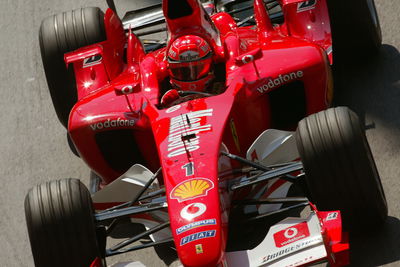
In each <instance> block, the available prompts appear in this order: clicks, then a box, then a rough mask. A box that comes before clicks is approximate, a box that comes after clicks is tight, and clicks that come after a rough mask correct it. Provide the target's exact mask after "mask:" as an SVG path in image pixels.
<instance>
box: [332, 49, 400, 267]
mask: <svg viewBox="0 0 400 267" xmlns="http://www.w3.org/2000/svg"><path fill="white" fill-rule="evenodd" d="M364 57H365V58H364V60H363V61H361V62H360V61H357V60H355V59H354V58H347V59H344V60H342V61H341V62H340V61H339V62H338V64H336V65H335V67H334V76H335V89H336V91H335V98H334V104H335V106H348V107H350V108H351V109H353V110H354V111H355V112H356V113H357V114H358V115H359V116H360V118H361V121H362V122H363V123H364V124H365V125H366V129H367V137H368V139H369V141H370V145H371V148H372V150H373V152H375V153H374V158H375V161H376V162H377V166H378V170H379V172H380V175H381V179H382V183H383V186H384V188H385V191H386V197H387V200H388V205H389V210H390V214H391V215H394V216H397V217H399V213H400V211H398V210H396V207H398V205H397V204H396V203H397V202H398V200H399V197H398V190H399V189H398V187H399V182H398V181H397V180H398V179H397V178H398V174H399V173H400V166H399V165H398V163H399V160H398V159H397V157H398V155H399V153H398V151H400V53H399V51H398V50H397V49H396V48H395V47H393V46H390V45H383V46H382V48H381V50H380V53H379V55H378V56H377V57H374V58H372V57H371V58H370V57H369V55H365V56H364ZM350 62H352V64H351V63H350ZM399 218H400V217H399ZM350 246H351V247H350V251H351V263H352V264H351V266H353V267H363V266H381V265H384V264H389V263H393V262H396V261H399V260H400V220H399V219H398V218H396V217H388V220H387V222H386V224H385V225H384V226H383V228H382V229H379V230H377V231H375V232H372V231H366V232H364V233H363V234H362V235H361V236H350Z"/></svg>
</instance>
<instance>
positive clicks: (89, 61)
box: [83, 55, 103, 68]
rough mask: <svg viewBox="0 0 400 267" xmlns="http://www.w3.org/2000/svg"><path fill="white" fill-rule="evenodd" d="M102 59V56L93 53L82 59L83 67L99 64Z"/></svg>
mask: <svg viewBox="0 0 400 267" xmlns="http://www.w3.org/2000/svg"><path fill="white" fill-rule="evenodd" d="M102 59H103V58H102V56H101V55H95V56H92V57H88V58H85V59H84V60H83V68H87V67H91V66H94V65H97V64H100V63H101V60H102Z"/></svg>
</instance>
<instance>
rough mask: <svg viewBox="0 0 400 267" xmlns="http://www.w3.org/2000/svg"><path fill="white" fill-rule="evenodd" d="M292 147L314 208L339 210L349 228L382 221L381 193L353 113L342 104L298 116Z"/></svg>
mask: <svg viewBox="0 0 400 267" xmlns="http://www.w3.org/2000/svg"><path fill="white" fill-rule="evenodd" d="M296 141H297V147H298V150H299V154H300V157H301V160H302V162H303V164H304V170H305V173H306V182H307V186H308V188H309V191H310V194H311V199H312V201H313V202H314V203H315V204H316V205H317V208H318V209H319V210H337V209H340V210H341V211H342V217H343V223H344V226H345V227H346V228H347V229H349V230H353V231H354V230H356V231H357V230H358V229H362V228H365V227H371V226H377V225H380V224H382V223H383V222H384V221H385V219H386V217H387V213H388V208H387V203H386V198H385V193H384V191H383V188H382V184H381V180H380V178H379V174H378V171H377V169H376V166H375V162H374V159H373V157H372V154H371V150H370V147H369V145H368V142H367V139H366V136H365V131H364V129H363V127H362V126H361V123H360V121H359V119H358V116H357V115H356V114H355V113H354V112H353V111H351V110H350V109H348V108H346V107H338V108H332V109H328V110H325V111H322V112H319V113H316V114H313V115H311V116H309V117H307V118H305V119H303V120H301V121H300V122H299V126H298V129H297V132H296Z"/></svg>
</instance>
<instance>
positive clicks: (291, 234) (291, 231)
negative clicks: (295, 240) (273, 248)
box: [283, 227, 299, 238]
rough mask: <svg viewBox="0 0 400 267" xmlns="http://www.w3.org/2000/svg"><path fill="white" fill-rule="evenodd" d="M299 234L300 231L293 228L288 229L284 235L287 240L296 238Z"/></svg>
mask: <svg viewBox="0 0 400 267" xmlns="http://www.w3.org/2000/svg"><path fill="white" fill-rule="evenodd" d="M298 233H299V231H298V230H297V228H294V227H292V228H288V229H286V231H285V232H284V233H283V235H284V236H285V237H286V238H292V237H295V236H296V235H297V234H298Z"/></svg>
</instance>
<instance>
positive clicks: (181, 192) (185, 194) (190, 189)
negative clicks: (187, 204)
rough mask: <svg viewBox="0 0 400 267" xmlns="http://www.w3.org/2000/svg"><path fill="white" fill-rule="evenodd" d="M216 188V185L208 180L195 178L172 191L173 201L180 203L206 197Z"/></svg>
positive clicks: (180, 184)
mask: <svg viewBox="0 0 400 267" xmlns="http://www.w3.org/2000/svg"><path fill="white" fill-rule="evenodd" d="M213 188H214V183H213V182H212V181H211V180H209V179H206V178H194V179H189V180H186V181H183V182H181V183H179V184H178V185H177V186H175V187H174V189H172V191H171V193H170V198H171V199H176V200H178V201H179V202H182V201H186V200H190V199H195V198H198V197H203V196H206V195H207V193H208V191H210V190H211V189H213Z"/></svg>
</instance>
